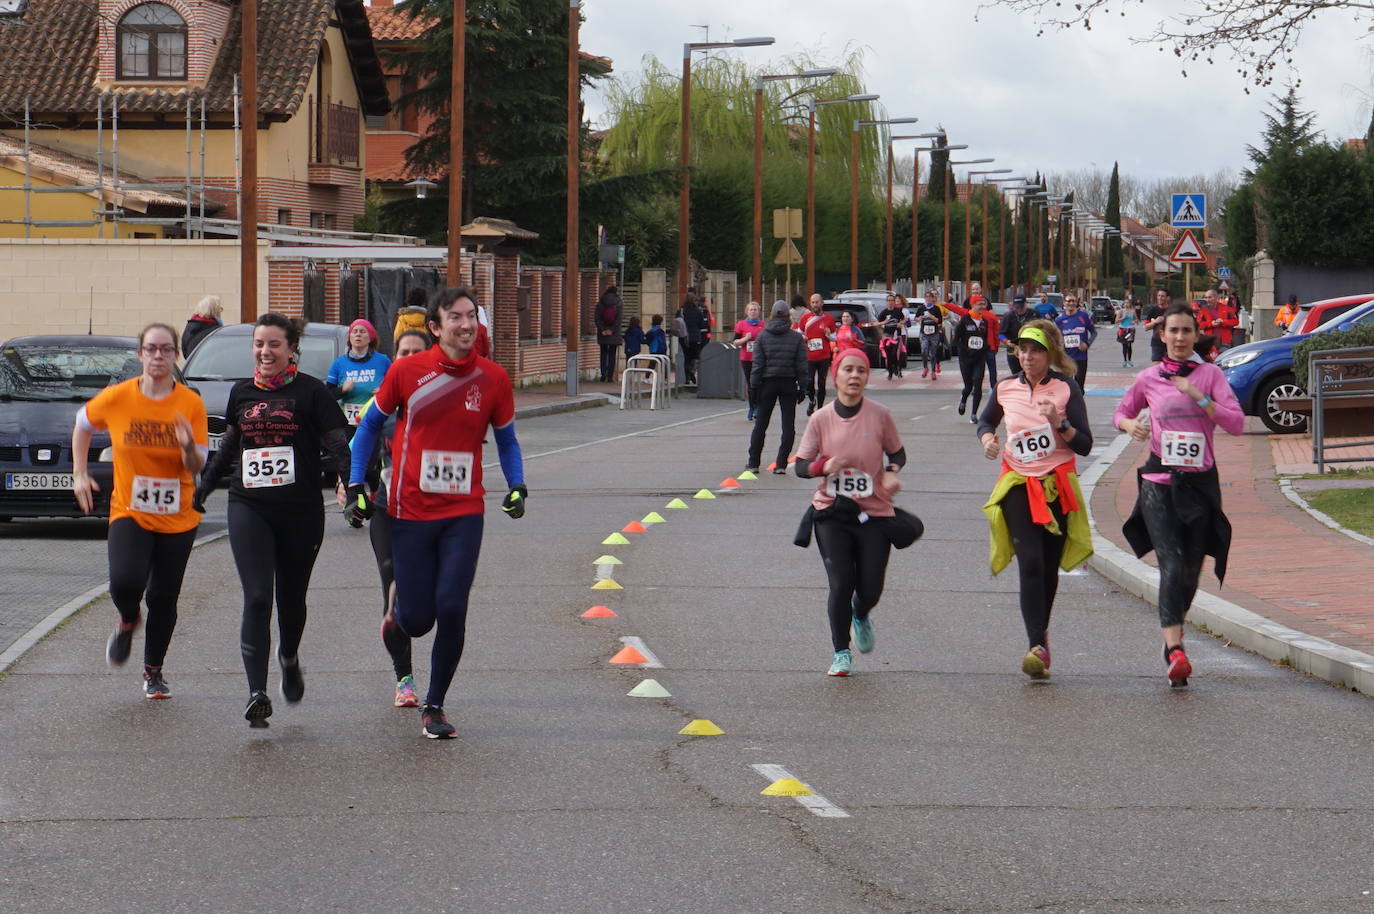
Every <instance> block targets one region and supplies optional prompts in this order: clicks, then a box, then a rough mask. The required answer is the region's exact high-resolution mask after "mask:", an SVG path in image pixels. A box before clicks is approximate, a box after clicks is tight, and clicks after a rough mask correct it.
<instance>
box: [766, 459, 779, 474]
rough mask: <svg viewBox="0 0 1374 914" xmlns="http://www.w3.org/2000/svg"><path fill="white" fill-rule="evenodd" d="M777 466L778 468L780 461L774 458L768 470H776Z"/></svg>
mask: <svg viewBox="0 0 1374 914" xmlns="http://www.w3.org/2000/svg"><path fill="white" fill-rule="evenodd" d="M777 468H778V462H777V461H776V460H774V461H773V462H772V463H770V464H768V472H770V473H771V472H773V471H774V470H776V469H777Z"/></svg>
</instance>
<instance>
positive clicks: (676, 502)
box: [663, 498, 687, 510]
mask: <svg viewBox="0 0 1374 914" xmlns="http://www.w3.org/2000/svg"><path fill="white" fill-rule="evenodd" d="M663 507H665V508H672V509H673V510H686V508H687V502H685V501H683V500H682V499H680V498H674V499H673V500H672V501H670V502H668V504H666V505H664V506H663Z"/></svg>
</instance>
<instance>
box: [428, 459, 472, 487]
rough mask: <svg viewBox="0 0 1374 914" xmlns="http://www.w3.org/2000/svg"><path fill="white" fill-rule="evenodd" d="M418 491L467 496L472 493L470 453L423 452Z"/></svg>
mask: <svg viewBox="0 0 1374 914" xmlns="http://www.w3.org/2000/svg"><path fill="white" fill-rule="evenodd" d="M420 491H421V492H436V493H438V494H441V495H467V494H469V493H470V492H471V491H472V453H471V452H470V451H424V452H422V453H421V454H420Z"/></svg>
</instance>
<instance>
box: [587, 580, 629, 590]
mask: <svg viewBox="0 0 1374 914" xmlns="http://www.w3.org/2000/svg"><path fill="white" fill-rule="evenodd" d="M624 589H625V588H624V587H621V586H620V585H619V584H617V583H616V582H615V581H612V580H611V579H610V578H602V579H601V580H599V581H597V582H596V583H595V584H593V585H592V590H624Z"/></svg>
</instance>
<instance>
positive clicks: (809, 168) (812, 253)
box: [806, 94, 878, 292]
mask: <svg viewBox="0 0 1374 914" xmlns="http://www.w3.org/2000/svg"><path fill="white" fill-rule="evenodd" d="M877 100H878V96H877V95H872V94H864V95H846V96H845V97H844V98H812V99H811V101H810V102H809V103H808V104H807V106H806V288H807V291H808V292H815V291H816V109H817V108H818V107H820V106H821V105H847V104H850V103H851V102H876V101H877Z"/></svg>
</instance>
